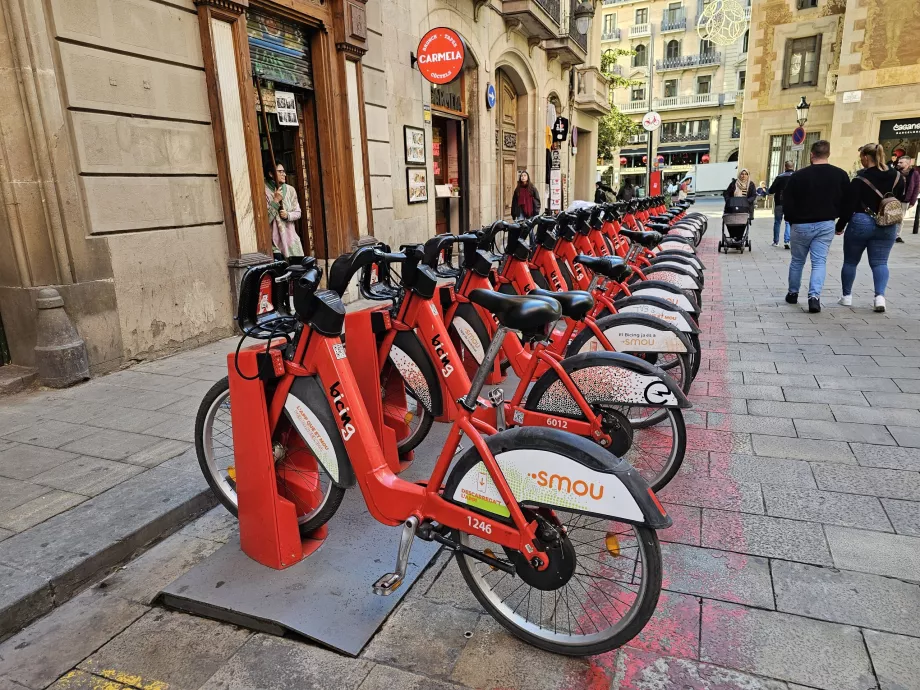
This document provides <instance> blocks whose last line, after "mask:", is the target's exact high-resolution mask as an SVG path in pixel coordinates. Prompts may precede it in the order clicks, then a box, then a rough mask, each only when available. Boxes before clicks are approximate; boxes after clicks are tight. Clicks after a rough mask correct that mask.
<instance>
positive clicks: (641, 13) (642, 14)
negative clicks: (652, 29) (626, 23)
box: [636, 7, 648, 24]
mask: <svg viewBox="0 0 920 690" xmlns="http://www.w3.org/2000/svg"><path fill="white" fill-rule="evenodd" d="M636 24H648V8H647V7H643V8H642V9H640V10H636Z"/></svg>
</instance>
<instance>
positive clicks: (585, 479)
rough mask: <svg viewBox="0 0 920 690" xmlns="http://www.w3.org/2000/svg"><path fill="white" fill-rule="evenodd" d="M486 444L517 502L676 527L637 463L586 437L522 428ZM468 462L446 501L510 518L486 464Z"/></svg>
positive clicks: (648, 524)
mask: <svg viewBox="0 0 920 690" xmlns="http://www.w3.org/2000/svg"><path fill="white" fill-rule="evenodd" d="M485 441H486V444H487V445H488V447H489V450H490V451H491V453H492V455H493V456H494V457H495V460H496V462H497V463H498V466H499V468H500V469H501V471H502V474H503V475H504V477H505V480H506V481H507V482H508V485H509V486H510V488H511V493H512V494H514V498H515V499H516V500H517V501H518V503H526V504H529V505H533V504H536V505H541V506H545V507H547V508H555V509H559V510H565V511H574V512H578V513H585V514H588V515H594V516H597V517H606V518H614V519H617V520H621V521H623V522H628V523H632V524H638V525H647V526H649V527H652V528H654V529H663V528H666V527H670V526H671V518H670V517H668V515H667V514H666V513H665V512H664V509H659V507H658V505H656V503H657V499H655V497H654V494H653V493H652V491H651V489H649V486H648V484H647V483H646V482H645V480H644V479H643V478H642V477H641V475H640V474H639V473H638V472H637V471H636V470H635V469H634V468H633V467H632V465H630V464H629V463H628V462H626V461H625V460H622V459H619V458H616V457H614V456H612V455H611V454H610V453H609V452H607V451H605V450H604V449H603V448H601V447H600V446H598V445H596V444H595V443H593V442H591V441H588V440H587V439H584V438H581V437H578V436H574V435H571V434H567V433H565V432H563V431H559V430H557V429H543V428H534V427H521V428H517V429H511V430H509V431H504V432H502V433H500V434H496V435H494V436H489V437H488V438H486V439H485ZM471 450H473V449H471ZM469 452H470V451H468V453H469ZM465 459H467V458H464V459H461V461H460V463H458V466H462V463H463V460H465ZM467 464H469V468H468V469H467V470H466V471H465V472H464V474H463V475H462V477H460V478H459V480H458V481H457V482H456V484H455V485H454V482H453V481H451V484H452V485H454V486H452V490H451V494H450V496H448V497H447V498H448V499H449V500H451V501H453V502H454V503H457V504H460V505H463V506H467V507H469V508H472V509H474V510H477V511H479V512H485V513H490V514H492V515H495V516H498V517H503V518H507V517H508V516H509V515H510V512H509V510H508V507H507V505H506V504H505V502H504V501H503V500H502V497H501V494H500V493H499V491H498V488H497V487H496V486H495V483H494V482H493V481H492V476H491V475H490V474H489V472H488V470H487V469H486V466H485V464H484V463H483V462H482V461H481V460H480V461H479V462H475V458H471V459H469V462H468V463H467Z"/></svg>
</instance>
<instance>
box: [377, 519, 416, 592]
mask: <svg viewBox="0 0 920 690" xmlns="http://www.w3.org/2000/svg"><path fill="white" fill-rule="evenodd" d="M417 531H418V518H417V517H415V516H414V515H413V516H412V517H410V518H409V519H408V520H406V521H405V522H404V523H403V528H402V534H401V535H400V536H399V551H398V552H397V554H396V572H395V573H387V574H386V575H384V576H383V577H381V578H380V579H379V580H377V582H375V583H374V594H377V595H380V596H383V597H388V596H390V595H391V594H392V593H393V592H395V591H396V590H397V589H398V588H399V586H400V585H401V584H402V583H403V580H404V579H405V577H406V570H407V569H408V567H409V551H410V550H411V549H412V542H413V540H414V539H415V533H416V532H417Z"/></svg>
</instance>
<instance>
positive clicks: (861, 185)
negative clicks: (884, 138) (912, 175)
mask: <svg viewBox="0 0 920 690" xmlns="http://www.w3.org/2000/svg"><path fill="white" fill-rule="evenodd" d="M859 162H860V163H861V164H862V167H863V169H862V170H860V171H859V172H858V173H856V177H854V178H853V181H852V182H851V183H850V187H849V194H847V195H846V201H845V203H844V212H843V214H842V215H841V216H840V220H839V221H837V234H838V235H839V234H841V233H843V232H844V228H846V234H845V235H844V237H843V269H842V270H841V272H840V282H841V283H842V284H843V296H842V297H841V298H840V302H839V303H840V304H842V305H843V306H845V307H849V306H851V305H852V304H853V282H854V281H855V280H856V268H857V267H858V266H859V262H860V261H861V260H862V255H863V252H866V253H867V254H868V255H869V266H870V267H871V268H872V281H873V283H874V284H875V302H874V307H875V311H877V312H883V311H885V289H886V288H887V287H888V256H889V255H890V254H891V248H892V247H894V241H895V238H896V237H897V236H898V228H899V226H900V222H899V221H900V220H902V219H903V210H902V208H903V206H902V204H903V202H904V198H905V191H906V185H905V183H904V177H903V176H902V175H901V173H900V172H899V171H898V170H892V169H891V168H889V167H888V166H887V165H886V164H885V149H884V148H883V147H882V145H881V144H866V145H865V146H863V147H862V148H861V149H859Z"/></svg>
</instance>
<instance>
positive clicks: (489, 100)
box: [486, 84, 495, 110]
mask: <svg viewBox="0 0 920 690" xmlns="http://www.w3.org/2000/svg"><path fill="white" fill-rule="evenodd" d="M494 107H495V85H494V84H489V85H488V86H486V108H488V109H489V110H492V108H494Z"/></svg>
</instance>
